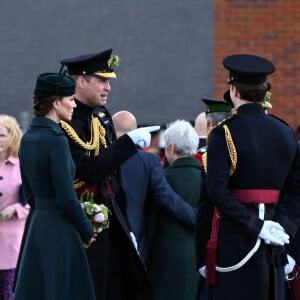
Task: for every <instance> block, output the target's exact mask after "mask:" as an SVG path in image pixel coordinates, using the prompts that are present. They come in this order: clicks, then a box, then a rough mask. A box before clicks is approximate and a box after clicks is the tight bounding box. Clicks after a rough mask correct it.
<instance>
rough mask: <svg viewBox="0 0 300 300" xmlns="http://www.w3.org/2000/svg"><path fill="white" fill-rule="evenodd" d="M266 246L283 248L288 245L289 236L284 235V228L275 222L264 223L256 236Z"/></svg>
mask: <svg viewBox="0 0 300 300" xmlns="http://www.w3.org/2000/svg"><path fill="white" fill-rule="evenodd" d="M258 237H259V238H261V239H263V240H264V242H265V243H266V244H272V245H275V246H283V245H284V244H288V243H289V239H290V237H289V235H288V234H286V233H285V231H284V228H283V227H282V226H281V225H280V224H279V223H277V222H273V221H264V224H263V227H262V229H261V231H260V233H259V234H258Z"/></svg>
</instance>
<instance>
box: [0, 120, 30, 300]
mask: <svg viewBox="0 0 300 300" xmlns="http://www.w3.org/2000/svg"><path fill="white" fill-rule="evenodd" d="M21 137H22V132H21V129H20V127H19V124H18V122H17V120H16V119H15V118H14V117H12V116H9V115H5V114H0V245H1V247H0V299H2V300H12V299H13V293H12V286H13V280H14V274H15V268H16V265H17V260H18V255H19V250H20V244H21V240H22V235H23V231H24V225H25V220H26V217H27V215H28V212H29V206H28V205H25V203H24V201H23V199H22V197H21V196H20V195H21V190H20V189H21V175H20V165H19V159H18V150H19V145H20V140H21Z"/></svg>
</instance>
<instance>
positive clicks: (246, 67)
mask: <svg viewBox="0 0 300 300" xmlns="http://www.w3.org/2000/svg"><path fill="white" fill-rule="evenodd" d="M223 65H224V67H225V68H226V69H227V70H228V71H229V79H228V83H229V84H230V96H231V99H232V102H233V104H234V108H235V109H236V113H235V114H234V115H233V116H232V117H231V118H229V119H227V120H225V121H224V122H222V123H221V124H219V125H218V126H216V127H215V128H214V129H213V130H212V131H211V133H210V134H209V136H208V147H207V152H206V159H205V167H206V176H205V178H206V185H205V186H204V192H205V197H204V199H202V200H201V202H200V203H199V208H198V216H197V229H196V234H197V237H196V248H197V267H198V269H199V272H200V274H202V275H203V276H204V277H205V278H206V280H207V283H208V296H207V299H209V300H218V299H230V300H240V299H243V300H253V299H255V300H283V299H284V275H285V274H284V267H285V265H286V264H287V247H288V246H289V243H290V242H291V243H292V242H294V237H295V236H296V234H297V230H298V226H299V225H298V224H297V222H296V221H295V220H296V218H291V216H290V213H289V210H288V208H289V205H290V203H289V202H290V201H296V200H295V199H293V198H292V197H286V196H284V195H285V193H284V192H285V191H286V190H288V189H289V186H288V185H289V183H290V179H291V178H292V174H293V168H294V165H295V161H296V160H297V159H299V156H298V146H297V141H296V138H295V135H294V132H293V129H292V128H290V127H289V126H288V125H287V124H286V123H285V122H283V121H282V120H279V119H278V118H276V117H274V116H271V115H268V114H266V113H265V111H264V108H263V107H262V105H261V102H262V101H263V99H264V97H265V94H266V92H267V89H268V84H267V75H269V74H272V73H273V72H274V71H275V67H274V65H273V64H272V63H271V62H270V61H268V60H266V59H264V58H262V57H259V56H255V55H249V54H237V55H231V56H229V57H227V58H225V59H224V61H223ZM283 153H284V155H283ZM298 192H299V191H298ZM298 202H299V200H298ZM293 207H294V214H295V215H297V216H298V219H299V218H300V205H299V204H297V203H296V202H295V203H294V205H293Z"/></svg>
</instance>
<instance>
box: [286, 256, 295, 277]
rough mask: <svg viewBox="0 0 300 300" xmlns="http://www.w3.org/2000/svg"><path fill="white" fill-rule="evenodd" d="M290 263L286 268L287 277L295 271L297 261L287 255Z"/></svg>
mask: <svg viewBox="0 0 300 300" xmlns="http://www.w3.org/2000/svg"><path fill="white" fill-rule="evenodd" d="M287 259H288V263H287V264H286V265H285V266H284V274H285V275H287V274H289V273H291V272H292V271H293V270H294V267H295V265H296V261H295V260H294V259H293V258H292V257H291V256H290V255H287Z"/></svg>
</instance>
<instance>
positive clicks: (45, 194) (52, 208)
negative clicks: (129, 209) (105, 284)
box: [15, 73, 95, 300]
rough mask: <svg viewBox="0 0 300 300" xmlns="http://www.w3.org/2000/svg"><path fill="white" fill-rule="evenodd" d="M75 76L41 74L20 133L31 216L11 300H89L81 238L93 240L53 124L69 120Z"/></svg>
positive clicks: (64, 145)
mask: <svg viewBox="0 0 300 300" xmlns="http://www.w3.org/2000/svg"><path fill="white" fill-rule="evenodd" d="M74 92H75V81H74V80H73V79H72V78H71V77H69V76H67V75H64V74H56V73H45V74H41V75H40V76H39V77H38V79H37V82H36V88H35V91H34V104H33V109H34V114H35V117H34V118H33V120H32V123H31V127H30V128H29V130H28V131H27V132H26V133H25V135H24V136H23V138H22V141H21V146H20V154H19V156H20V165H21V174H22V180H23V184H24V188H25V194H26V198H27V199H28V201H29V204H30V206H31V208H32V212H31V219H30V223H29V227H28V230H27V234H26V239H25V243H24V248H23V251H22V255H21V258H20V264H19V271H18V275H17V281H16V287H15V300H28V299H30V300H41V299H47V300H59V299H61V300H68V299H72V300H76V299H77V300H82V299H85V300H94V299H95V295H94V288H93V284H92V279H91V275H90V270H89V266H88V262H87V258H86V253H85V250H84V246H83V242H87V243H88V244H91V243H92V242H93V241H94V240H95V234H94V230H93V227H92V225H91V223H90V221H89V220H88V218H87V216H86V215H85V213H84V211H83V209H82V207H81V205H80V202H79V200H78V198H77V196H76V194H75V191H74V187H73V176H74V173H75V166H74V163H73V160H72V158H71V155H70V151H69V146H68V141H67V139H66V137H65V135H64V133H63V131H62V129H61V128H60V126H59V122H60V121H61V120H70V119H71V117H72V113H73V109H74V107H75V106H76V104H75V102H74V97H73V95H74Z"/></svg>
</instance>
